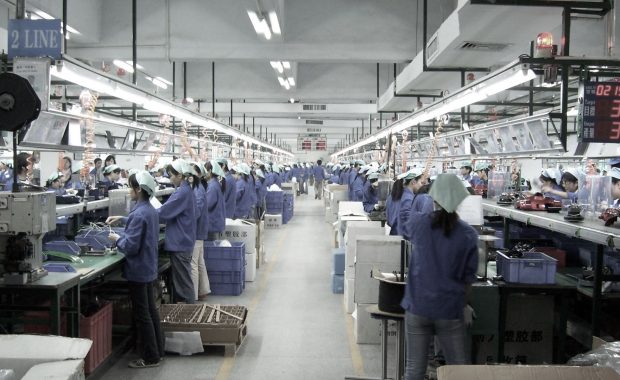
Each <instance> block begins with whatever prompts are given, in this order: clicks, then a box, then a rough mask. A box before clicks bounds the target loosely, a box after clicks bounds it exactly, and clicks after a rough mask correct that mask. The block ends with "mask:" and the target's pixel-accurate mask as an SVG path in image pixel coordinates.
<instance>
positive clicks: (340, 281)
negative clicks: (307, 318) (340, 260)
mask: <svg viewBox="0 0 620 380" xmlns="http://www.w3.org/2000/svg"><path fill="white" fill-rule="evenodd" d="M332 293H334V294H343V293H344V275H343V274H332Z"/></svg>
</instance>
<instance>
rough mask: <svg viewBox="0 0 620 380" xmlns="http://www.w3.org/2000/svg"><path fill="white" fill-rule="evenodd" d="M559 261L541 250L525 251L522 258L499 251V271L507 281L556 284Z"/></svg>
mask: <svg viewBox="0 0 620 380" xmlns="http://www.w3.org/2000/svg"><path fill="white" fill-rule="evenodd" d="M557 264H558V261H557V260H556V259H554V258H552V257H549V256H547V255H545V254H544V253H541V252H524V253H523V257H521V258H511V257H508V256H506V255H505V254H503V253H502V252H499V251H498V252H497V273H498V274H499V275H501V276H503V277H504V281H506V282H515V283H521V284H555V271H556V268H557Z"/></svg>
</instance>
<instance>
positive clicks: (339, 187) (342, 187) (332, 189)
mask: <svg viewBox="0 0 620 380" xmlns="http://www.w3.org/2000/svg"><path fill="white" fill-rule="evenodd" d="M325 188H326V189H327V191H329V192H330V193H334V192H336V191H349V185H338V184H335V183H331V184H329V185H327V186H325Z"/></svg>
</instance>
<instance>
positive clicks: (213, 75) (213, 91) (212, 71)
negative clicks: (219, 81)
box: [211, 61, 215, 118]
mask: <svg viewBox="0 0 620 380" xmlns="http://www.w3.org/2000/svg"><path fill="white" fill-rule="evenodd" d="M211 117H213V118H215V61H213V62H211Z"/></svg>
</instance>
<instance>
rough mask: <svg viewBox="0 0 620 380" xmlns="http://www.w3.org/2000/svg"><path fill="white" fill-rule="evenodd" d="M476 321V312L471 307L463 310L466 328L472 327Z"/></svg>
mask: <svg viewBox="0 0 620 380" xmlns="http://www.w3.org/2000/svg"><path fill="white" fill-rule="evenodd" d="M474 319H476V312H475V311H474V308H473V307H471V305H469V304H468V305H465V308H463V320H464V321H465V326H467V327H470V326H471V325H472V324H473V323H474Z"/></svg>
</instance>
